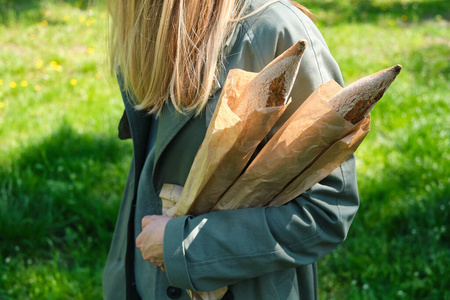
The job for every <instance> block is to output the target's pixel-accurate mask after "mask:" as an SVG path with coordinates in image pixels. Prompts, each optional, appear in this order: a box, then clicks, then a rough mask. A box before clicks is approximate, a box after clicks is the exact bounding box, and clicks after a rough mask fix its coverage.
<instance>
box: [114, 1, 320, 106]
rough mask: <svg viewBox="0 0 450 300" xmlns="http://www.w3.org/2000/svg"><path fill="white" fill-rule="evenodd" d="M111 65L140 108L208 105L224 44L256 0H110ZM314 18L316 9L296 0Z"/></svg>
mask: <svg viewBox="0 0 450 300" xmlns="http://www.w3.org/2000/svg"><path fill="white" fill-rule="evenodd" d="M107 2H108V10H109V12H110V15H111V26H110V39H109V52H110V59H111V67H112V69H113V70H114V71H117V70H118V69H120V73H121V76H122V77H123V80H124V87H125V90H126V91H127V92H129V93H130V94H131V95H133V96H134V97H133V101H134V102H135V104H136V107H137V108H138V109H145V110H148V111H149V112H150V113H159V112H160V111H161V109H162V107H163V106H164V104H165V103H166V102H167V101H168V99H170V100H171V101H172V103H173V104H174V106H175V108H176V109H177V110H179V111H183V110H196V111H197V113H200V111H201V110H202V109H203V108H204V107H205V105H206V103H207V101H208V98H209V96H210V92H211V90H212V88H213V86H214V84H215V82H216V79H217V76H218V72H219V71H220V63H221V61H222V57H221V56H222V52H223V51H222V50H223V47H224V44H225V42H226V39H227V38H228V37H229V35H230V33H231V32H232V29H233V26H234V25H235V24H236V20H238V19H239V18H240V17H241V16H242V14H243V10H244V9H245V7H247V5H248V4H249V3H250V2H251V0H109V1H107ZM291 2H292V3H293V4H295V5H296V6H297V7H299V8H300V9H301V10H303V11H304V12H305V13H306V14H308V16H309V17H310V18H312V14H311V13H310V12H309V11H308V10H307V9H306V8H305V7H303V6H301V5H299V4H298V3H295V2H294V1H291Z"/></svg>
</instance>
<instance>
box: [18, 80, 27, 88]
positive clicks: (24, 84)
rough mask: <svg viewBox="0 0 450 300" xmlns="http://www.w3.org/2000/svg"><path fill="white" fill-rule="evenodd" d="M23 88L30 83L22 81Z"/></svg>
mask: <svg viewBox="0 0 450 300" xmlns="http://www.w3.org/2000/svg"><path fill="white" fill-rule="evenodd" d="M20 85H21V86H23V87H26V86H28V81H26V80H22V82H21V83H20Z"/></svg>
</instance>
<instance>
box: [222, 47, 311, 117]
mask: <svg viewBox="0 0 450 300" xmlns="http://www.w3.org/2000/svg"><path fill="white" fill-rule="evenodd" d="M305 49H306V41H304V40H300V41H298V42H297V43H296V44H294V45H293V46H291V47H290V48H289V49H288V50H286V51H285V52H283V53H282V54H281V55H279V56H278V57H277V58H275V59H274V60H273V61H272V62H270V63H269V64H268V65H267V66H266V67H265V68H264V69H262V70H261V72H259V73H258V75H256V77H255V78H253V79H252V80H251V81H250V83H249V84H248V86H247V87H246V88H245V89H244V91H243V92H242V94H241V97H242V98H241V99H242V100H241V101H239V103H238V105H237V107H231V106H230V108H231V110H233V111H234V112H235V113H236V115H238V116H242V115H245V114H247V112H249V111H254V110H257V109H260V108H266V107H277V106H282V105H285V104H286V103H287V101H288V96H289V94H290V93H291V90H292V87H293V86H294V82H295V78H296V76H297V72H298V69H299V67H300V61H301V58H302V55H303V53H304V52H305Z"/></svg>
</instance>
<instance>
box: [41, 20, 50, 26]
mask: <svg viewBox="0 0 450 300" xmlns="http://www.w3.org/2000/svg"><path fill="white" fill-rule="evenodd" d="M47 25H48V21H47V20H43V21H42V22H40V23H39V26H41V27H44V26H47Z"/></svg>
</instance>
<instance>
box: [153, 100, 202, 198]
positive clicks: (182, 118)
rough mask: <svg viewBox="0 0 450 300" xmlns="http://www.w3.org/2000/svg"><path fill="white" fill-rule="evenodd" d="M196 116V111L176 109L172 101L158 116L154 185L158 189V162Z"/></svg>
mask: <svg viewBox="0 0 450 300" xmlns="http://www.w3.org/2000/svg"><path fill="white" fill-rule="evenodd" d="M193 116H194V111H191V112H186V113H184V114H183V113H180V112H178V111H176V109H175V107H174V106H173V104H172V103H170V102H169V103H168V104H166V105H165V106H164V108H163V111H162V112H161V114H160V116H159V118H158V134H157V137H156V144H155V163H154V165H153V174H154V176H153V186H154V187H155V190H156V184H155V183H156V181H155V180H156V177H157V174H158V173H156V172H157V170H156V168H157V167H158V163H159V161H160V158H161V157H162V154H163V152H164V150H165V149H166V148H167V145H169V143H170V142H171V141H172V139H173V138H174V137H175V136H176V135H177V133H178V132H179V131H180V130H181V128H183V126H184V125H186V123H187V122H188V121H189V120H190V119H191V118H192V117H193Z"/></svg>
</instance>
